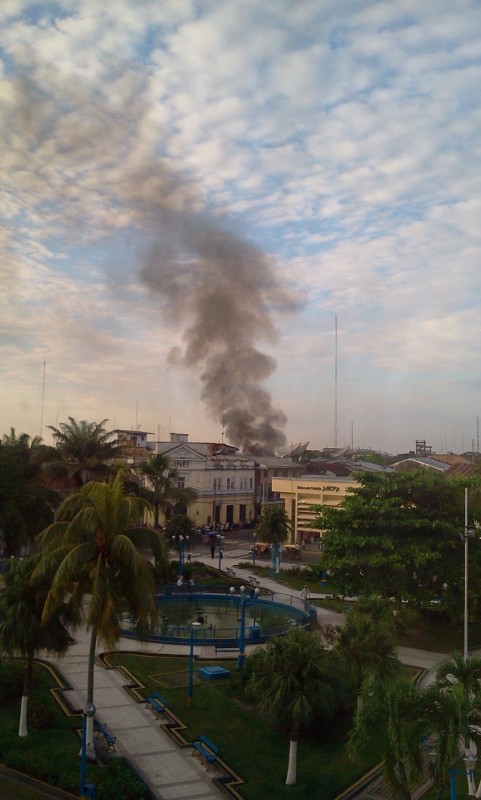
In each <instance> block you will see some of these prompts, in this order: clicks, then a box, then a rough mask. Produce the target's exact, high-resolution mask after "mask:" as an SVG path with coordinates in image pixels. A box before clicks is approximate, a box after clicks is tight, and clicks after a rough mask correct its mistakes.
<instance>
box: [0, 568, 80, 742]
mask: <svg viewBox="0 0 481 800" xmlns="http://www.w3.org/2000/svg"><path fill="white" fill-rule="evenodd" d="M40 558H41V556H40V555H39V554H37V555H33V556H30V557H29V558H28V559H25V560H23V561H15V562H14V563H13V564H12V567H11V569H10V571H9V572H8V573H7V574H6V575H5V588H4V589H3V591H2V592H1V594H0V620H1V622H0V649H1V650H2V651H3V652H4V653H6V654H8V655H10V656H19V657H20V658H23V659H25V677H24V684H23V692H22V703H21V709H20V722H19V730H18V735H19V736H27V735H28V729H27V712H28V700H29V696H30V691H31V687H32V673H33V662H34V659H35V657H37V656H38V655H39V653H40V652H41V651H42V650H46V651H47V652H48V653H56V654H59V655H60V654H62V653H64V652H65V651H66V650H67V648H68V646H69V644H70V641H71V639H70V635H69V633H68V631H67V629H66V628H65V624H66V623H67V624H68V623H71V624H76V623H78V622H79V614H78V610H77V609H76V608H75V607H73V606H69V605H67V604H65V603H60V604H59V605H58V606H57V609H56V613H55V614H52V616H50V617H49V619H48V620H44V621H42V615H43V610H44V605H45V600H46V597H47V594H48V590H49V585H48V584H47V583H46V582H43V583H37V584H36V585H33V584H32V582H31V577H32V573H33V571H34V570H35V568H36V567H37V566H38V563H39V561H40Z"/></svg>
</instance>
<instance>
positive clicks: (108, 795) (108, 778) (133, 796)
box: [97, 759, 150, 800]
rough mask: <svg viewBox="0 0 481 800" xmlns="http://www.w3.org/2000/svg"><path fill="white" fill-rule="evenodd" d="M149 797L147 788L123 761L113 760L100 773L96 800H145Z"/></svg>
mask: <svg viewBox="0 0 481 800" xmlns="http://www.w3.org/2000/svg"><path fill="white" fill-rule="evenodd" d="M149 795H150V793H149V791H148V789H147V786H146V785H145V783H144V782H143V781H142V780H141V779H140V778H139V776H138V775H137V774H136V773H135V772H134V771H133V770H132V769H130V767H128V765H127V764H125V763H124V762H123V761H121V760H118V759H115V760H113V761H111V762H110V764H109V766H108V768H107V769H106V770H104V771H103V772H102V779H101V781H100V780H99V783H98V787H97V800H118V798H119V797H121V798H122V800H145V799H146V798H148V797H149Z"/></svg>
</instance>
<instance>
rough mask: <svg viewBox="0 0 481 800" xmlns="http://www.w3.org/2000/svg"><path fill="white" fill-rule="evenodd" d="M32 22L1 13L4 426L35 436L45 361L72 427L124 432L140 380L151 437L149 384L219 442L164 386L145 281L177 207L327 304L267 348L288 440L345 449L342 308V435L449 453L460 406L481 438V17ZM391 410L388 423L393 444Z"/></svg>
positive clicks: (469, 12)
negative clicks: (335, 393) (480, 353)
mask: <svg viewBox="0 0 481 800" xmlns="http://www.w3.org/2000/svg"><path fill="white" fill-rule="evenodd" d="M33 10H34V6H33V4H31V3H30V2H28V0H24V2H20V1H19V2H15V0H7V1H6V2H5V3H3V4H2V9H1V10H0V19H1V20H2V22H3V24H2V26H1V27H0V137H1V141H2V158H1V160H0V184H1V186H2V187H3V194H2V196H1V200H0V201H1V203H2V220H3V227H2V228H0V246H1V247H2V252H3V257H2V272H3V278H2V279H3V281H4V284H3V285H4V286H6V293H4V296H3V302H2V323H1V335H2V343H4V347H3V348H2V354H4V358H3V365H2V367H1V369H2V370H3V383H4V385H6V386H7V391H6V392H5V397H4V403H5V406H4V408H3V411H2V417H3V418H4V419H5V428H8V427H10V424H14V425H15V426H16V427H22V428H24V429H29V427H31V428H32V429H34V428H35V425H36V424H37V422H38V413H37V410H38V409H36V407H35V406H36V402H34V400H33V399H32V398H33V397H34V395H35V386H38V368H37V370H35V368H34V367H35V364H37V366H38V364H41V363H42V361H43V360H44V359H45V358H46V359H47V361H48V363H49V375H50V381H51V392H52V394H53V393H55V394H57V395H58V396H59V397H62V402H61V403H60V402H59V403H58V405H62V407H63V406H65V409H64V411H63V414H64V416H67V415H68V414H72V415H74V416H75V415H76V414H77V415H78V416H81V417H88V416H89V414H92V415H93V414H95V416H96V417H97V418H99V419H100V418H103V417H104V416H106V415H108V416H112V414H111V412H110V410H108V411H104V410H102V407H103V404H107V405H108V404H112V403H113V404H114V405H117V407H118V408H119V414H120V413H121V411H120V409H122V413H124V414H127V413H128V412H127V408H130V409H131V408H132V405H133V398H134V396H135V393H136V387H137V386H139V385H140V384H142V383H144V378H145V383H146V384H147V385H149V388H147V387H146V388H145V394H146V397H148V401H146V402H147V403H148V405H149V408H148V409H146V410H145V414H144V416H145V417H146V419H150V420H154V423H153V424H155V426H156V425H157V424H159V422H160V421H159V420H158V418H157V417H158V413H157V411H156V408H157V406H156V403H157V396H158V394H157V393H155V392H152V391H151V389H150V380H149V378H147V377H146V376H147V375H149V370H150V374H152V370H153V374H154V376H155V378H154V384H155V385H157V386H158V387H159V393H165V396H166V398H167V400H166V405H165V407H164V410H163V412H162V413H163V415H164V417H165V415H166V413H167V412H166V411H165V408H166V407H167V406H168V405H169V404H171V402H172V403H175V406H176V407H177V408H178V409H182V414H184V415H185V418H186V419H187V421H188V422H190V420H191V419H192V418H195V419H198V420H199V421H200V422H199V425H198V428H197V432H196V433H195V435H196V436H197V438H203V437H204V436H205V435H207V434H206V433H203V431H202V430H201V429H200V427H201V424H202V426H205V427H204V429H205V430H210V431H213V430H217V425H218V424H217V422H216V421H213V422H212V423H209V417H208V415H207V413H206V412H205V411H202V412H201V413H199V406H198V396H199V392H200V385H199V384H198V383H197V381H198V377H197V375H196V374H195V372H193V373H192V374H188V375H182V374H181V373H180V371H179V370H178V369H173V368H172V367H167V366H166V362H165V358H166V354H167V352H168V351H169V350H170V348H171V346H173V345H176V344H177V345H182V326H181V325H179V327H177V326H175V325H173V324H172V321H171V319H170V317H169V315H167V317H168V319H167V318H166V312H167V311H168V309H167V308H166V307H165V304H164V305H163V304H162V302H161V301H160V300H158V299H156V298H152V297H149V296H148V295H147V294H146V290H145V289H144V288H143V287H142V286H141V284H140V282H137V281H138V277H137V276H138V270H139V268H140V266H141V263H142V258H143V252H144V251H145V250H148V248H149V246H150V244H151V242H152V239H153V238H154V237H155V236H156V235H161V236H162V237H163V238H164V239H165V238H166V237H168V239H169V246H173V247H174V250H175V242H176V241H177V240H176V237H178V234H179V228H180V227H182V226H181V225H180V223H179V220H180V216H179V212H180V211H181V210H184V211H186V212H188V213H190V212H191V211H192V210H197V211H200V210H203V211H204V213H205V214H206V215H207V216H206V219H208V220H210V221H211V223H212V224H220V221H221V220H223V219H224V218H225V217H227V219H228V218H229V216H231V218H232V222H231V227H235V226H238V228H239V229H240V230H242V231H243V232H245V234H246V236H250V237H252V238H253V239H254V240H255V242H256V243H257V244H258V245H259V246H260V247H261V248H262V247H263V248H265V250H266V252H268V253H269V254H271V255H272V256H273V257H274V258H275V259H276V261H277V264H278V267H277V269H278V272H279V276H280V277H282V278H286V279H287V280H288V281H289V282H290V283H291V285H292V286H294V287H299V288H300V289H301V290H302V292H303V295H304V297H305V298H306V302H305V306H304V309H303V311H302V312H300V313H298V315H297V316H296V317H294V318H291V317H289V318H283V317H282V316H281V318H280V327H281V336H280V338H279V341H278V343H277V344H272V343H271V344H269V352H270V353H272V354H273V355H275V356H276V357H277V360H278V369H277V372H276V374H275V375H274V376H273V377H272V379H271V381H270V384H269V385H270V386H271V387H272V389H273V391H274V392H275V397H274V403H275V404H276V405H279V404H282V405H283V406H285V408H286V410H287V411H288V413H289V417H290V423H289V425H292V426H293V427H292V428H291V432H290V433H288V438H289V439H293V440H294V439H307V438H315V435H316V434H317V433H318V434H319V435H320V436H322V438H324V439H325V440H326V441H325V442H322V443H327V440H328V439H329V436H331V437H332V422H330V421H329V419H331V421H332V402H331V401H329V402H328V403H327V408H326V409H324V412H325V413H322V418H323V425H324V428H320V427H319V413H320V409H319V404H318V403H317V401H311V397H317V396H318V395H319V393H320V392H321V387H320V385H318V381H319V380H321V379H322V380H323V381H324V385H326V384H327V385H328V384H329V383H332V369H331V367H332V347H328V346H327V344H331V345H332V331H330V330H329V324H330V323H328V320H331V321H332V318H333V315H334V313H337V314H338V315H339V320H340V321H341V324H342V339H343V358H344V370H345V371H346V373H347V372H348V371H350V376H351V377H350V378H349V377H348V375H347V374H345V377H344V380H345V382H346V386H347V385H351V384H352V385H355V387H356V392H355V397H356V400H354V399H350V400H349V401H348V402H347V401H345V402H344V405H343V410H342V413H343V415H344V422H343V423H342V424H343V425H344V430H345V432H346V431H347V433H346V435H348V434H349V420H348V417H349V416H355V417H356V419H357V420H358V423H357V425H356V427H357V431H358V435H359V437H360V438H361V437H364V438H366V437H368V438H369V437H374V436H378V435H379V436H381V434H382V437H384V441H376V442H375V444H376V445H378V444H379V445H380V446H384V447H386V448H387V447H390V446H393V447H394V446H395V444H396V446H400V447H404V449H406V448H407V447H409V446H412V441H409V442H405V443H404V445H402V442H401V441H399V440H400V439H402V431H404V432H405V436H406V438H408V437H412V435H413V431H414V429H415V428H416V425H417V422H416V414H417V415H418V419H419V423H418V424H419V427H422V426H423V425H426V426H427V427H428V428H429V426H431V427H430V430H432V435H433V436H434V434H435V433H436V425H438V427H439V426H441V425H444V426H445V425H447V426H448V427H449V426H450V425H451V423H450V422H449V415H450V413H451V411H450V408H451V409H452V415H453V423H452V424H455V426H456V428H457V430H458V431H460V430H461V429H463V426H464V427H465V429H466V438H469V437H468V429H470V425H471V422H472V419H473V418H475V417H476V415H477V414H478V413H479V407H478V397H479V393H477V390H476V380H477V377H478V378H479V372H477V368H476V358H475V347H476V342H477V341H478V339H479V325H478V322H477V308H478V307H479V299H480V297H479V295H480V281H479V254H480V235H479V214H480V205H481V192H480V188H481V187H480V177H479V176H480V174H481V170H480V166H481V164H480V160H481V159H480V151H479V145H478V139H479V129H480V123H481V112H480V111H479V85H480V79H481V52H480V34H479V31H480V30H481V26H480V23H481V8H480V6H479V4H478V3H476V2H474V0H460V1H459V2H458V3H456V4H455V6H453V4H452V3H451V2H448V0H439V2H438V3H436V4H434V5H433V4H421V5H420V4H419V3H418V2H415V0H390V1H389V2H368V3H366V2H358V1H357V0H352V1H351V0H341V2H339V1H338V0H337V2H334V0H332V1H331V2H326V3H322V4H319V3H318V2H316V0H302V2H298V3H291V2H288V0H280V2H279V3H278V4H275V5H274V6H272V5H271V6H266V5H265V4H263V3H261V2H260V0H244V2H240V0H239V2H234V3H231V4H223V5H222V4H219V3H217V2H213V0H208V2H205V3H204V2H203V3H200V2H198V1H197V2H196V1H195V0H191V1H188V0H185V2H184V0H175V2H174V0H168V2H166V3H161V4H159V3H155V2H150V0H146V2H145V3H142V4H140V5H139V4H137V3H134V2H130V1H129V0H119V2H116V3H115V4H113V5H110V6H105V4H101V3H100V2H99V0H80V2H76V3H73V2H66V3H62V5H61V8H60V7H59V6H57V5H56V4H54V3H49V2H47V3H45V4H43V6H42V10H39V8H38V7H35V13H33ZM169 221H170V222H169ZM222 224H224V223H222ZM213 313H214V314H215V309H213ZM319 320H321V321H322V325H324V326H325V330H324V333H325V335H324V336H323V337H322V345H321V346H318V344H319V342H318V336H319V329H318V327H317V326H318V321H319ZM322 325H321V326H322ZM46 354H48V355H46ZM285 360H286V361H285ZM77 365H78V368H77ZM316 369H318V370H319V378H317V377H316ZM427 374H428V375H429V381H430V386H431V387H434V386H435V387H436V392H434V391H431V390H429V391H427V389H426V384H425V376H426V375H427ZM164 375H165V376H167V381H166V385H165V386H162V379H161V378H163V376H164ZM293 375H294V377H293ZM470 380H471V382H470ZM126 382H127V384H129V385H128V386H127V385H126ZM130 382H131V384H132V385H130ZM156 382H157V383H156ZM373 383H374V384H375V385H376V386H377V395H376V396H375V392H374V391H373V389H372V385H373ZM460 383H461V384H463V386H465V387H466V389H465V391H464V394H463V398H464V401H463V405H462V406H461V405H460V404H459V403H458V402H457V397H458V387H459V385H460ZM94 386H95V389H94V388H93V387H94ZM407 387H408V388H407ZM473 387H474V388H473ZM301 388H302V391H301ZM303 391H305V392H306V393H307V394H306V397H304V395H303V393H302V392H303ZM123 395H125V397H126V400H125V401H124V400H123V399H122V397H123ZM14 397H16V398H18V402H15V401H14V400H12V398H14ZM276 397H279V398H280V400H279V402H277V401H276ZM331 400H332V398H331ZM70 404H71V407H68V408H67V407H66V406H67V405H70ZM300 404H301V405H302V413H299V411H298V407H299V405H300ZM329 404H330V405H329ZM54 405H55V404H54ZM433 405H434V406H435V408H433ZM373 408H375V409H376V417H377V419H380V418H381V417H382V414H383V413H384V419H385V420H386V421H385V423H383V424H382V425H379V426H378V427H377V428H376V427H375V426H374V424H373V422H372V414H371V410H372V409H373ZM387 408H389V412H388V411H387V410H386V409H387ZM408 408H409V411H408V410H407V409H408ZM82 409H85V411H82ZM329 409H330V410H329ZM193 411H194V413H193ZM396 411H398V419H402V420H404V421H403V422H402V424H401V432H400V433H399V432H396V434H395V435H394V433H393V432H392V430H391V429H392V426H393V424H394V423H393V419H394V418H395V417H396ZM50 413H52V410H51V411H50ZM360 420H362V422H361V421H360ZM446 420H447V421H446ZM30 421H31V422H30ZM117 422H118V424H120V420H117ZM188 422H186V423H185V424H182V423H181V422H180V421H179V425H178V427H179V426H180V427H189V424H188ZM125 424H127V422H125ZM129 424H130V423H129ZM192 424H193V425H194V423H192ZM209 425H210V426H211V427H209ZM151 426H152V425H151ZM397 427H399V425H398V426H397ZM451 427H452V425H451ZM321 430H322V433H321ZM34 432H35V431H34ZM416 435H420V434H416ZM426 435H427V434H426ZM423 438H424V437H423ZM440 438H442V437H440ZM459 441H460V437H459V436H458V443H459ZM390 443H392V444H390Z"/></svg>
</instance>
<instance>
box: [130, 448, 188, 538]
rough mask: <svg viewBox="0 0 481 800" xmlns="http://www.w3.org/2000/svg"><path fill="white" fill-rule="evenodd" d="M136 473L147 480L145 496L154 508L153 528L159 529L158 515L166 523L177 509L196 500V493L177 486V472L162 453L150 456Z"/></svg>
mask: <svg viewBox="0 0 481 800" xmlns="http://www.w3.org/2000/svg"><path fill="white" fill-rule="evenodd" d="M137 469H138V472H139V474H140V475H142V476H143V477H144V478H147V481H148V484H149V485H148V486H147V487H144V491H145V492H146V496H147V497H148V498H149V500H150V501H151V502H152V504H153V506H154V527H155V528H156V529H157V528H158V527H159V518H160V513H161V512H162V515H163V517H164V519H165V520H166V521H169V520H170V519H172V517H173V516H174V514H175V513H176V512H178V509H179V507H188V506H189V505H191V504H192V503H194V502H195V501H196V500H197V496H198V494H197V491H196V490H195V489H193V488H191V487H190V486H187V487H180V486H179V472H178V470H177V469H176V468H175V467H173V466H172V462H171V460H170V458H169V457H168V456H166V455H164V454H163V453H157V454H156V455H153V456H151V458H149V459H148V460H147V461H142V463H140V464H139V465H138V468H137Z"/></svg>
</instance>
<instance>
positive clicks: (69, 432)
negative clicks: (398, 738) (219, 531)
mask: <svg viewBox="0 0 481 800" xmlns="http://www.w3.org/2000/svg"><path fill="white" fill-rule="evenodd" d="M107 421H108V420H106V419H103V420H102V421H101V422H87V421H86V420H80V422H77V420H75V419H74V418H73V417H69V418H68V422H61V423H60V425H59V427H58V428H55V427H54V426H53V425H49V426H48V427H49V429H50V430H51V431H52V436H53V439H54V440H55V449H52V451H51V464H50V474H51V476H52V477H53V478H54V479H59V480H63V481H66V482H67V481H73V482H74V486H76V487H79V486H83V485H85V484H86V483H87V482H88V481H90V480H93V479H97V480H105V479H106V478H108V477H109V476H110V475H112V472H113V468H112V466H109V463H108V462H111V461H112V460H113V459H115V458H118V457H119V455H120V454H121V452H122V448H121V446H119V445H118V444H117V442H115V441H112V436H113V432H111V431H107V430H105V427H104V426H105V423H106V422H107Z"/></svg>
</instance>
